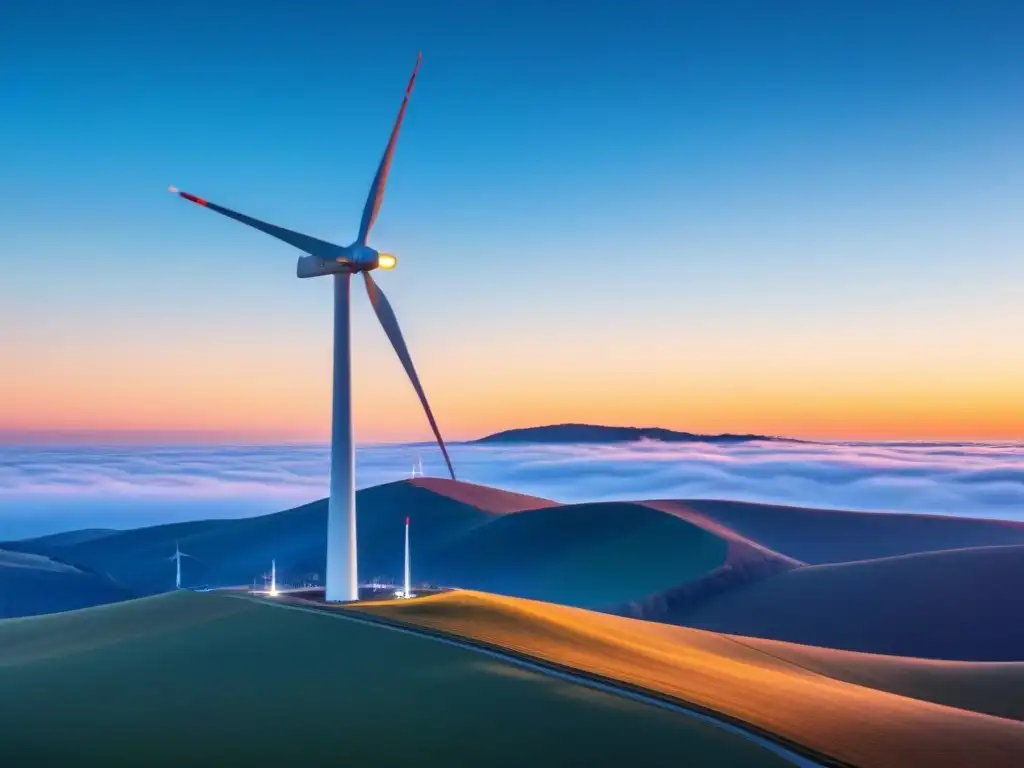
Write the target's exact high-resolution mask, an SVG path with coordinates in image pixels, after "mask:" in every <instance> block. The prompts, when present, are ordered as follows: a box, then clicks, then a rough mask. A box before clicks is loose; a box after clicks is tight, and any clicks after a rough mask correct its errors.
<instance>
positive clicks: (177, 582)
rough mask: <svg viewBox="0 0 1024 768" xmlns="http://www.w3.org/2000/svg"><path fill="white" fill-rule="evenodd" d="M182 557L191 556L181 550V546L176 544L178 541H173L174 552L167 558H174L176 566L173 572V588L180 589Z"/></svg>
mask: <svg viewBox="0 0 1024 768" xmlns="http://www.w3.org/2000/svg"><path fill="white" fill-rule="evenodd" d="M183 557H192V555H187V554H185V553H184V552H182V551H181V547H180V546H179V545H178V542H174V554H173V555H171V556H170V557H169V558H167V559H168V560H174V561H175V564H176V566H177V567H176V569H175V572H174V588H175V589H181V558H183Z"/></svg>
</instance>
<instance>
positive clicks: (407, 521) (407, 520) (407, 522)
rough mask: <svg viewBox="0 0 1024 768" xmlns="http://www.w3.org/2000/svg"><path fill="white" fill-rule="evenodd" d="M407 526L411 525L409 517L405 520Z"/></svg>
mask: <svg viewBox="0 0 1024 768" xmlns="http://www.w3.org/2000/svg"><path fill="white" fill-rule="evenodd" d="M405 524H406V525H408V524H409V518H408V517H406V518H405Z"/></svg>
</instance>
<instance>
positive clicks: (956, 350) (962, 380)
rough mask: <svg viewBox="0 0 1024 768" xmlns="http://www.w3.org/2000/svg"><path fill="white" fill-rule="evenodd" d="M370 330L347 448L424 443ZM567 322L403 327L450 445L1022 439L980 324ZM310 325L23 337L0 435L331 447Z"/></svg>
mask: <svg viewBox="0 0 1024 768" xmlns="http://www.w3.org/2000/svg"><path fill="white" fill-rule="evenodd" d="M364 310H366V308H365V307H363V308H362V309H361V310H360V311H364ZM372 322H373V318H372V317H362V318H356V325H355V327H357V328H359V329H360V331H359V333H357V334H356V336H355V338H354V344H353V372H354V378H353V400H354V411H355V430H356V438H357V440H359V441H382V442H391V441H395V442H397V441H407V440H430V439H431V434H430V429H429V426H428V425H427V420H426V418H425V416H424V415H423V413H422V410H421V409H420V406H419V403H418V401H417V398H416V395H415V393H414V392H413V389H412V387H411V386H410V385H409V382H408V380H407V379H406V378H405V374H404V372H403V371H402V368H401V365H400V364H399V363H398V361H397V360H396V359H395V357H394V354H393V352H392V350H391V349H390V347H389V346H388V345H387V342H386V339H384V338H383V336H382V334H380V331H379V329H377V328H375V327H374V326H373V325H370V324H369V323H372ZM575 322H576V325H575V327H574V326H573V323H571V322H570V323H568V324H563V325H553V326H551V327H547V328H545V329H543V337H541V336H540V335H539V333H540V332H534V331H530V332H527V331H526V329H524V328H514V329H513V330H512V331H508V330H505V331H504V332H503V333H500V334H499V333H496V332H495V333H493V334H492V333H491V332H490V331H489V330H488V329H487V328H486V327H478V326H472V325H463V326H459V327H456V328H454V329H453V330H451V331H450V332H449V333H448V335H447V336H446V337H444V338H445V343H443V344H439V343H437V339H438V338H439V331H438V330H435V329H432V328H424V327H423V326H422V325H416V324H412V323H410V324H409V329H408V330H407V334H408V337H409V342H410V347H412V348H413V350H414V356H415V360H416V366H417V368H418V370H419V374H420V378H421V380H422V382H423V385H424V388H425V389H426V391H427V394H428V397H429V398H430V402H431V406H432V408H433V410H434V413H435V415H436V417H437V420H438V424H439V426H440V428H441V431H442V434H444V436H445V438H446V439H449V440H453V441H456V440H466V439H473V438H476V437H480V436H482V435H485V434H489V433H492V432H497V431H500V430H503V429H510V428H515V427H527V426H536V425H541V424H556V423H567V422H585V423H595V424H607V425H623V426H641V427H649V426H657V427H665V428H668V429H677V430H683V431H690V432H699V433H722V432H732V433H754V434H765V435H774V436H785V437H794V438H806V439H839V440H842V439H849V440H890V439H930V440H940V439H946V440H1014V439H1024V397H1022V396H1021V393H1024V358H1022V357H1021V356H1020V355H1014V354H1009V353H1008V349H1007V347H1006V346H1005V344H1003V343H1002V342H1001V341H1000V340H999V337H994V338H995V340H993V341H988V342H985V339H986V338H993V337H990V336H988V337H987V336H986V335H985V334H983V333H982V332H981V331H980V330H979V331H978V332H976V333H973V334H972V335H971V336H967V335H965V336H964V337H963V338H960V339H951V338H950V337H948V336H943V335H941V334H931V335H928V334H925V333H923V332H922V333H916V332H913V331H912V330H903V331H901V330H899V329H895V328H885V329H881V330H880V329H879V328H866V327H865V326H864V325H863V324H862V325H859V326H857V327H856V328H854V329H853V331H844V329H843V328H839V329H826V332H823V331H821V330H820V329H816V328H807V329H806V330H802V331H801V332H800V333H797V332H789V333H788V336H787V337H786V338H785V341H784V343H783V342H780V341H779V340H778V339H777V338H775V337H774V336H773V334H774V333H777V332H776V331H774V330H773V329H771V328H766V329H746V328H744V329H742V332H737V333H735V334H734V335H729V334H725V333H724V332H722V333H719V334H718V335H713V334H711V333H705V332H702V329H700V328H697V329H695V330H693V331H692V332H690V333H688V334H687V335H686V336H685V337H680V338H679V340H678V341H675V339H673V346H671V347H670V348H669V351H668V352H666V346H665V339H658V338H648V337H641V338H637V337H636V336H635V334H632V333H631V329H630V328H629V327H623V328H619V327H617V326H615V325H614V324H608V325H606V326H603V327H597V328H594V327H589V326H584V325H583V323H582V321H575ZM363 328H365V331H364V330H362V329H363ZM313 331H314V332H315V335H313V333H311V332H310V330H309V329H306V328H296V329H287V330H282V329H277V328H274V327H273V326H272V325H268V327H267V328H266V329H265V330H263V331H262V332H258V331H254V330H253V329H251V328H246V327H239V328H235V327H226V328H206V327H202V328H196V329H195V330H192V329H188V330H187V331H186V330H183V329H181V328H180V327H177V326H169V327H168V328H167V330H166V331H165V332H164V333H165V336H163V337H160V338H157V339H154V338H152V332H150V335H149V336H147V337H146V338H138V337H136V336H134V335H132V334H128V333H126V334H125V335H124V337H122V338H118V339H117V340H116V343H114V342H111V343H109V344H105V345H94V346H84V345H79V344H74V343H71V342H67V343H64V342H62V341H61V340H60V339H59V338H48V339H46V340H45V343H43V340H40V341H38V342H32V343H25V344H23V345H21V346H16V347H14V348H13V350H12V351H13V356H12V358H11V359H13V360H14V365H12V366H10V367H9V368H8V367H7V366H5V371H4V375H3V376H0V430H19V431H32V430H38V431H56V430H62V431H111V432H114V431H139V432H146V431H192V430H194V431H196V432H197V434H199V433H213V432H215V433H219V434H223V435H226V436H230V435H234V436H236V437H237V439H238V440H266V441H278V440H285V441H293V440H310V441H326V440H327V439H328V435H329V425H330V388H331V369H330V365H331V362H330V355H329V350H330V326H329V325H323V326H317V327H316V328H314V329H313ZM417 334H419V337H418V338H417ZM296 338H301V339H304V343H302V344H296V343H295V339H296ZM979 340H980V343H979ZM954 342H955V343H954Z"/></svg>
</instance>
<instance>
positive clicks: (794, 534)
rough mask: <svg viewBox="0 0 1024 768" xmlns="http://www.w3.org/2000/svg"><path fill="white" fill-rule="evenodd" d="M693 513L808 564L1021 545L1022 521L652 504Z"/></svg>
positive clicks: (740, 505) (688, 503)
mask: <svg viewBox="0 0 1024 768" xmlns="http://www.w3.org/2000/svg"><path fill="white" fill-rule="evenodd" d="M658 503H659V504H662V505H665V506H666V507H672V508H675V509H676V510H677V511H680V512H687V513H696V514H699V515H701V516H702V517H704V518H707V519H710V520H714V521H715V522H717V523H719V524H720V525H723V526H725V527H726V528H728V529H729V530H731V531H734V532H735V533H737V534H739V535H741V536H744V537H746V538H748V539H750V540H752V541H756V542H758V543H759V544H760V545H762V546H764V547H767V548H768V549H771V550H773V551H775V552H779V553H781V554H784V555H788V556H789V557H792V558H795V559H797V560H800V561H802V562H805V563H810V564H812V565H821V564H824V563H842V562H851V561H854V560H869V559H873V558H878V557H892V556H894V555H908V554H912V553H914V552H931V551H936V550H941V549H961V548H965V547H986V546H1000V545H1004V544H1024V523H1017V522H1010V521H1006V520H986V519H984V518H969V517H952V516H947V515H919V514H906V513H894V512H848V511H843V510H831V509H809V508H804V507H786V506H778V505H774V504H754V503H748V502H740V501H705V500H693V501H671V502H658Z"/></svg>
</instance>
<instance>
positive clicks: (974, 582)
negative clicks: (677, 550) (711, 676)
mask: <svg viewBox="0 0 1024 768" xmlns="http://www.w3.org/2000/svg"><path fill="white" fill-rule="evenodd" d="M1022 584H1024V546H1020V545H1012V546H1005V547H976V548H971V549H960V550H946V551H941V552H929V553H921V554H915V555H902V556H899V557H891V558H882V559H878V560H865V561H859V562H853V563H840V564H835V565H820V566H811V567H806V568H799V569H796V570H792V571H789V572H787V573H782V574H779V575H776V576H772V577H771V578H768V579H765V580H762V581H759V582H756V583H754V584H750V585H748V586H744V587H742V588H740V589H736V590H733V591H731V592H728V593H725V594H722V595H720V596H718V597H716V598H714V599H713V600H710V601H707V602H705V603H703V604H702V605H699V606H697V607H696V608H694V609H693V610H689V611H682V612H678V613H676V612H671V611H669V612H666V613H663V614H661V615H658V616H650V617H647V618H652V619H656V620H659V621H663V622H671V623H676V624H685V625H686V626H692V627H700V628H703V629H709V630H714V631H716V632H728V633H730V634H735V635H746V636H750V637H760V638H768V639H772V640H785V641H789V642H794V643H801V644H806V645H815V646H822V647H827V648H838V649H843V650H850V651H862V652H867V653H880V654H888V655H896V656H916V657H921V658H928V659H951V660H965V661H1019V660H1022V659H1024V590H1022V589H1021V585H1022Z"/></svg>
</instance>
